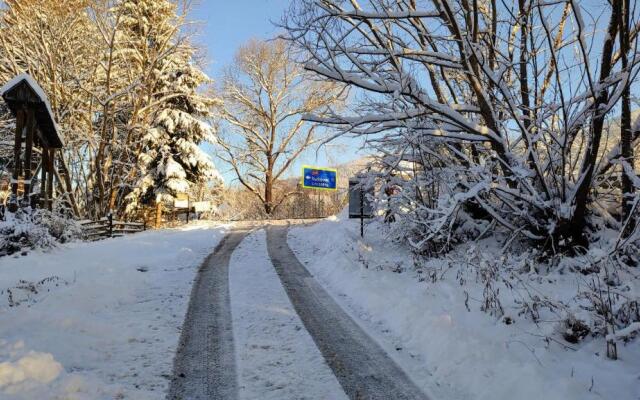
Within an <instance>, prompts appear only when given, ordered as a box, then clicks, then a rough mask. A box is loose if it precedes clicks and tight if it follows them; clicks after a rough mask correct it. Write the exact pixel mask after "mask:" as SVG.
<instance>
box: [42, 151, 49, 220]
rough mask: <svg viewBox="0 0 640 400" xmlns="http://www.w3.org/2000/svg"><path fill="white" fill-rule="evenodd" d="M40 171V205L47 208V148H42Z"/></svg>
mask: <svg viewBox="0 0 640 400" xmlns="http://www.w3.org/2000/svg"><path fill="white" fill-rule="evenodd" d="M40 164H41V168H42V169H41V171H40V207H42V208H47V207H48V205H47V204H48V202H49V198H48V197H47V169H48V168H49V150H48V149H45V148H44V147H43V148H42V161H41V163H40Z"/></svg>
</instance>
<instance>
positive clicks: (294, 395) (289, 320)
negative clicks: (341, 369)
mask: <svg viewBox="0 0 640 400" xmlns="http://www.w3.org/2000/svg"><path fill="white" fill-rule="evenodd" d="M229 285H230V292H231V313H232V316H233V331H234V338H235V339H234V340H235V350H236V359H237V371H238V381H239V384H240V397H241V398H242V399H247V400H254V399H260V400H284V399H308V400H313V399H317V400H323V399H331V400H342V399H346V398H347V397H346V395H345V394H344V392H343V391H342V389H341V387H340V384H339V383H338V380H337V379H336V377H335V376H334V375H333V374H332V372H331V369H330V368H329V366H328V365H327V364H326V363H325V361H324V359H323V358H322V355H321V354H320V350H318V348H317V347H316V345H315V343H314V342H313V339H312V338H311V336H310V335H309V333H308V332H307V330H306V329H305V327H304V325H303V324H302V321H301V320H300V317H299V316H298V315H297V314H296V312H295V310H294V308H293V305H292V304H291V302H290V301H289V298H288V297H287V294H286V292H285V290H284V288H283V287H282V284H281V283H280V279H279V278H278V275H277V274H276V271H275V269H274V268H273V265H272V264H271V262H270V261H269V255H268V254H267V247H266V235H265V232H264V230H261V231H259V232H256V233H254V234H252V235H251V236H249V237H247V238H246V239H245V240H244V241H243V242H242V244H241V245H240V246H239V247H238V248H237V249H236V251H235V252H234V254H233V256H232V258H231V263H230V267H229Z"/></svg>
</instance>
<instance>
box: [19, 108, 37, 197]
mask: <svg viewBox="0 0 640 400" xmlns="http://www.w3.org/2000/svg"><path fill="white" fill-rule="evenodd" d="M25 126H26V128H27V137H26V141H25V148H24V193H23V194H22V206H23V207H28V206H31V174H32V170H31V156H32V154H33V136H34V134H35V130H36V116H35V113H34V112H33V110H31V109H30V110H28V111H27V112H26V122H25Z"/></svg>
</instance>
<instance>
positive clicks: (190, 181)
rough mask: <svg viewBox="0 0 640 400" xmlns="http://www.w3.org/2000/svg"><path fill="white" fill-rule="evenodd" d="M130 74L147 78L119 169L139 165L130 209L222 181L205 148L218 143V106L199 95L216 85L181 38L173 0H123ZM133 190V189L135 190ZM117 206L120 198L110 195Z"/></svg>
mask: <svg viewBox="0 0 640 400" xmlns="http://www.w3.org/2000/svg"><path fill="white" fill-rule="evenodd" d="M117 12H119V13H120V15H121V24H122V27H123V29H121V31H120V35H121V36H122V37H123V38H127V39H124V40H125V41H126V43H127V45H126V48H127V49H128V52H129V54H130V57H131V61H132V67H133V68H132V69H133V70H134V71H135V73H136V74H139V75H140V76H141V84H140V85H139V86H138V87H137V89H136V92H137V96H135V100H136V101H135V102H133V103H132V114H131V121H130V122H129V126H130V127H131V129H132V131H131V132H130V133H129V134H128V136H127V146H126V149H125V150H126V153H124V152H123V154H122V158H121V163H120V165H126V163H127V162H130V163H135V165H136V168H135V169H134V170H131V173H130V174H129V175H128V176H127V177H123V176H122V174H121V173H116V174H115V175H114V178H115V179H122V180H123V181H124V182H122V183H121V184H119V185H118V190H120V194H122V188H123V187H125V188H127V193H126V200H127V201H126V203H127V210H134V209H136V208H137V207H138V206H139V204H140V203H141V202H143V203H148V202H150V201H166V200H171V199H172V198H174V197H175V196H176V195H177V194H179V193H185V192H187V191H188V190H189V189H190V187H191V186H192V185H194V184H200V183H202V182H205V181H208V180H212V179H216V180H217V179H219V174H218V173H217V171H216V169H215V166H214V164H213V162H212V160H211V159H210V157H209V156H208V155H207V154H206V153H205V152H204V151H203V150H202V149H201V148H200V145H201V144H202V143H203V142H213V141H214V140H215V137H214V131H213V128H212V127H211V126H210V125H209V124H208V123H206V122H205V120H206V118H207V117H208V116H209V110H210V109H211V107H212V106H213V105H214V103H215V100H214V99H212V98H210V97H208V96H206V95H203V94H201V93H199V89H200V88H201V87H202V86H203V85H206V84H208V83H209V82H210V79H209V78H208V77H207V76H206V75H205V74H204V73H203V72H202V71H201V70H200V68H198V66H197V64H196V60H195V56H196V50H195V48H194V47H193V46H192V45H191V44H190V43H189V41H188V40H187V38H185V37H182V36H181V33H180V26H181V23H182V22H181V21H182V17H181V16H180V15H178V14H177V9H176V5H175V4H174V3H173V2H171V1H167V0H123V1H121V2H120V3H119V5H118V11H117ZM129 188H130V189H129ZM111 197H112V200H111V203H112V204H113V203H114V199H115V196H113V195H112V196H111Z"/></svg>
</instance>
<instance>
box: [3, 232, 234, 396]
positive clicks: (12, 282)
mask: <svg viewBox="0 0 640 400" xmlns="http://www.w3.org/2000/svg"><path fill="white" fill-rule="evenodd" d="M224 231H225V227H216V226H213V225H206V224H200V225H190V226H188V227H183V228H180V229H171V230H162V231H153V232H144V233H140V234H136V235H133V236H129V237H124V238H117V239H110V240H105V241H101V242H96V243H72V244H69V245H65V246H61V247H60V248H58V249H55V250H53V251H50V252H46V253H45V252H37V251H34V252H31V253H30V254H28V255H27V256H23V257H16V258H11V257H3V258H0V398H1V399H3V400H4V399H6V400H10V399H11V400H13V399H20V400H23V399H24V400H27V399H28V400H31V399H60V400H62V399H65V400H75V399H91V400H96V399H105V400H106V399H109V400H113V399H136V400H138V399H141V400H144V399H161V398H163V397H164V392H165V390H166V387H167V384H168V380H167V379H168V378H169V377H170V374H171V368H172V362H173V357H174V353H175V348H176V346H177V343H178V339H179V336H180V329H181V326H182V322H183V319H184V315H185V312H186V308H187V304H188V300H189V295H190V292H191V284H192V282H193V279H194V277H195V274H196V272H197V269H198V267H199V266H200V264H201V262H202V260H203V259H204V258H205V257H206V256H207V255H208V254H209V253H210V252H211V251H212V249H213V248H214V247H215V245H216V244H217V243H218V241H219V240H220V238H221V237H222V236H223V234H224Z"/></svg>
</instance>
